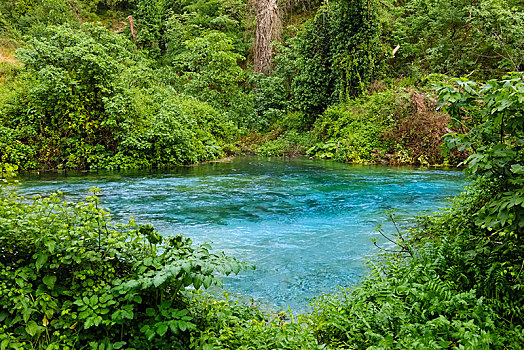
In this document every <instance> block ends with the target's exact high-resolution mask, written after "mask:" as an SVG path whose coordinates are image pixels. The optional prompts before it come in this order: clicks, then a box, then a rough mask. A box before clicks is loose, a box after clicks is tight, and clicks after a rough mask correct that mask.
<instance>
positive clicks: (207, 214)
mask: <svg viewBox="0 0 524 350" xmlns="http://www.w3.org/2000/svg"><path fill="white" fill-rule="evenodd" d="M463 185H464V178H463V175H462V173H461V172H459V171H456V170H440V169H439V170H428V169H416V168H406V167H404V168H399V167H396V168H392V167H385V166H357V165H348V164H342V163H337V162H333V161H319V160H309V159H302V158H297V159H288V160H282V159H271V160H269V159H260V158H253V157H251V158H250V157H246V158H236V159H234V160H232V161H230V162H220V163H209V164H203V165H199V166H194V167H181V168H176V169H170V170H164V171H160V170H155V171H153V170H145V171H133V172H96V173H84V174H71V173H65V174H43V175H28V176H26V177H25V178H23V179H22V184H21V186H20V187H21V188H20V192H21V193H22V194H24V195H31V194H49V193H51V192H54V191H57V190H61V191H62V192H64V194H65V195H66V199H67V200H82V199H83V198H85V196H86V195H87V194H88V190H89V189H90V188H91V187H94V186H95V187H99V188H100V190H101V202H102V204H103V205H104V206H106V207H108V208H109V209H110V210H111V213H112V215H113V218H114V219H115V220H117V221H124V222H127V219H128V218H129V217H130V216H133V217H134V218H135V221H136V222H137V223H139V224H141V223H146V222H151V223H153V224H154V225H155V227H156V229H157V230H158V231H159V232H161V233H162V234H164V235H169V234H178V233H183V234H184V235H186V236H189V237H190V238H191V239H192V240H193V242H195V243H203V242H207V241H211V242H213V244H212V245H213V248H215V249H217V250H222V251H225V252H226V253H227V254H229V255H231V256H234V257H236V258H237V259H239V260H242V261H247V262H250V263H253V264H255V265H256V267H257V269H256V270H255V271H249V272H244V273H241V274H240V275H239V276H236V277H232V278H227V279H226V280H225V288H226V289H227V290H229V291H231V292H232V293H235V294H237V295H242V296H245V297H247V298H253V299H255V301H256V303H261V304H266V305H270V306H273V307H276V308H284V309H287V307H288V306H290V307H291V308H292V309H293V310H295V311H301V310H304V308H305V306H306V304H307V301H308V300H309V299H310V298H312V297H315V296H317V295H319V294H322V293H326V292H330V291H334V290H336V287H337V286H350V285H352V284H354V283H356V282H358V280H359V279H360V278H361V276H362V275H363V274H365V273H367V270H366V265H365V261H364V259H365V258H366V257H370V256H374V255H376V254H377V253H378V251H377V249H376V248H375V247H374V246H373V244H372V243H371V238H374V237H375V238H376V237H378V238H380V237H379V235H378V233H377V232H375V231H374V229H375V228H376V227H377V225H379V224H381V225H383V226H384V229H385V230H386V231H387V232H391V231H392V230H393V228H392V226H391V225H390V224H388V223H387V217H386V215H385V211H386V210H390V209H396V217H397V218H398V220H399V223H400V224H401V225H406V224H407V223H408V222H409V220H411V219H410V218H411V217H412V215H414V214H416V213H418V212H421V211H423V210H436V209H438V208H439V207H442V206H444V205H445V203H446V202H445V199H446V198H447V197H450V196H454V195H456V194H457V193H458V192H459V191H460V190H461V188H462V187H463Z"/></svg>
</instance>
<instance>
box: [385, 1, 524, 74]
mask: <svg viewBox="0 0 524 350" xmlns="http://www.w3.org/2000/svg"><path fill="white" fill-rule="evenodd" d="M519 6H520V7H522V3H520V4H519V2H518V1H493V0H479V1H465V0H460V1H449V0H447V1H433V0H411V1H406V2H402V3H397V4H395V5H391V6H390V8H391V11H390V12H391V14H392V18H391V19H390V22H391V29H390V30H391V32H390V35H389V36H388V37H386V38H385V40H386V41H388V42H389V43H390V45H391V49H393V47H395V46H396V45H400V49H399V50H398V52H397V53H396V55H395V58H392V59H391V60H390V63H391V67H390V68H389V69H390V72H391V73H390V74H392V75H399V76H400V75H402V74H404V75H406V74H407V75H411V76H415V77H419V78H420V77H422V76H423V75H425V74H428V73H444V74H450V75H465V74H473V75H474V76H477V77H481V78H487V77H493V76H500V75H501V74H503V73H504V72H507V71H513V70H518V69H519V67H521V65H522V62H523V61H522V57H523V55H522V53H523V51H522V50H523V47H524V46H523V41H522V40H523V38H522V35H520V33H522V31H523V30H524V18H523V14H522V11H519V10H517V8H518V7H519Z"/></svg>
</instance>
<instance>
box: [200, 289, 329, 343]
mask: <svg viewBox="0 0 524 350" xmlns="http://www.w3.org/2000/svg"><path fill="white" fill-rule="evenodd" d="M191 309H192V310H194V313H195V314H197V315H200V319H201V320H202V323H201V324H200V325H199V329H201V331H200V332H199V333H195V336H194V337H193V338H192V346H194V348H196V349H245V350H247V349H267V350H270V349H289V350H295V349H307V350H313V349H323V347H322V346H320V345H319V344H318V342H317V340H316V339H315V337H314V336H313V333H312V332H311V331H310V330H309V329H307V328H306V324H305V323H303V322H302V321H301V320H300V319H298V320H297V319H293V318H291V319H289V315H287V314H286V313H283V312H281V313H278V314H274V315H267V314H264V313H262V312H261V311H259V310H258V309H257V308H256V306H253V307H247V306H245V305H242V304H239V303H238V302H233V301H231V300H229V299H228V298H226V299H223V300H216V299H209V298H208V297H202V296H198V295H197V298H196V299H193V302H192V303H191Z"/></svg>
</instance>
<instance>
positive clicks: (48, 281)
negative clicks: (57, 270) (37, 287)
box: [42, 275, 56, 289]
mask: <svg viewBox="0 0 524 350" xmlns="http://www.w3.org/2000/svg"><path fill="white" fill-rule="evenodd" d="M42 281H43V282H44V284H45V285H46V286H47V288H49V289H53V288H54V287H55V283H56V276H50V275H47V276H45V277H44V278H43V279H42Z"/></svg>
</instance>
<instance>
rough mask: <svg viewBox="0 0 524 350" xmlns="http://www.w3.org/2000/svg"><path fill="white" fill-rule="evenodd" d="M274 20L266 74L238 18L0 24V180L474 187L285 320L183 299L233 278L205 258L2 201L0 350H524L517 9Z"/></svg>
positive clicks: (189, 14) (315, 4)
mask: <svg viewBox="0 0 524 350" xmlns="http://www.w3.org/2000/svg"><path fill="white" fill-rule="evenodd" d="M268 3H269V2H268ZM274 3H275V4H277V5H278V7H279V8H280V11H281V12H280V13H278V16H279V17H280V18H281V19H282V21H283V23H284V24H290V25H289V26H283V27H282V28H280V29H281V31H280V40H278V41H277V42H275V43H274V45H273V47H272V66H271V67H270V69H269V70H268V72H267V74H260V73H254V72H253V51H254V48H253V45H254V37H255V35H254V30H255V28H256V26H255V25H254V22H255V18H256V16H255V14H254V5H253V3H252V2H251V1H247V0H199V1H189V0H170V1H166V0H155V1H145V0H111V1H106V0H90V1H82V0H28V1H26V0H24V1H21V0H16V1H15V0H5V1H2V2H0V106H1V109H0V174H1V176H4V177H6V176H7V177H10V176H13V175H15V174H16V172H17V171H24V170H32V169H50V170H56V169H98V168H106V169H121V168H144V167H168V166H174V165H181V164H193V163H197V162H202V161H207V160H213V159H217V158H220V157H223V156H224V155H227V154H237V153H241V152H257V153H259V154H262V155H267V156H283V155H294V154H307V155H308V156H311V157H319V158H333V159H337V160H340V161H346V162H358V163H401V164H406V163H407V164H421V165H435V164H450V165H456V164H458V163H460V162H463V164H464V165H466V166H467V170H466V171H467V173H468V176H469V177H470V179H471V184H470V186H469V187H468V188H466V189H465V190H464V191H463V193H462V194H461V195H460V196H459V197H458V198H456V199H455V200H454V201H453V203H452V205H451V206H450V207H449V208H447V209H446V210H444V211H442V212H439V213H437V214H436V215H434V216H429V217H423V218H420V219H419V221H418V224H417V225H416V227H414V228H413V229H412V230H410V231H409V232H397V233H395V234H394V235H388V234H387V233H386V235H387V236H388V237H390V238H391V239H392V241H394V242H395V244H396V247H397V248H396V251H394V252H391V251H385V252H384V255H383V256H382V258H381V259H380V260H378V261H373V262H372V265H373V273H372V274H371V275H370V276H369V277H368V278H366V279H365V280H364V281H363V282H362V283H361V284H360V285H358V286H356V287H354V288H352V289H348V290H344V291H342V292H341V293H336V294H332V295H327V296H323V297H319V298H317V299H316V300H315V301H313V305H314V311H313V312H312V313H311V314H308V315H302V316H299V317H298V318H291V319H290V318H289V317H290V316H289V315H285V314H278V315H266V314H264V313H262V312H260V311H259V310H256V309H253V308H249V307H246V306H243V305H241V304H238V303H236V302H233V301H230V300H228V299H227V298H226V299H225V300H216V299H213V298H209V297H207V296H205V295H203V294H201V293H199V292H196V291H194V290H195V289H196V290H198V289H201V288H207V287H209V286H210V285H211V284H214V283H218V282H219V276H220V274H228V273H232V272H234V273H238V272H239V271H240V270H241V269H242V268H245V267H247V265H245V264H243V263H239V262H237V261H235V260H234V259H232V258H228V257H225V256H223V255H222V254H214V253H211V252H210V247H208V246H201V247H193V246H192V245H191V242H190V241H189V240H188V239H186V238H183V237H181V236H176V237H169V238H164V237H161V236H160V235H159V234H158V233H156V231H155V230H154V228H153V227H151V226H148V225H136V224H135V223H134V222H133V221H132V220H131V221H130V222H129V224H125V225H124V224H114V223H112V221H111V220H110V217H109V214H108V213H107V212H106V211H105V210H104V209H103V208H101V207H100V206H99V202H98V198H97V197H96V196H95V195H93V196H91V197H89V198H87V200H86V202H83V203H67V202H64V201H63V200H62V199H60V196H59V195H53V196H51V197H50V198H35V199H33V200H31V199H27V198H21V197H19V196H18V195H17V194H16V189H13V188H11V187H5V188H2V192H1V194H0V200H1V201H2V206H1V207H0V276H1V278H0V329H1V331H0V349H1V350H3V349H31V348H41V349H67V348H93V349H118V348H135V349H148V348H175V349H176V348H181V349H185V348H202V349H221V348H233V349H237V348H238V349H275V348H281V349H320V348H333V349H335V348H344V349H360V348H373V349H393V348H398V349H404V348H420V349H455V348H457V349H488V348H497V349H498V348H501V349H502V348H509V349H520V348H522V347H524V328H523V327H524V322H523V321H524V309H523V305H524V293H523V289H524V287H523V271H524V268H523V266H524V265H523V263H522V256H523V251H524V242H523V230H524V150H523V146H524V129H523V125H524V112H523V111H524V77H523V76H522V73H519V72H521V71H522V70H523V68H524V67H523V62H524V37H523V36H522V33H523V32H524V11H523V10H522V9H523V8H524V4H523V3H522V1H520V0H503V1H494V0H475V1H462V0H460V1H432V0H407V1H395V2H393V1H386V0H384V1H375V0H372V1H363V0H353V1H349V0H338V1H329V2H328V1H318V0H317V1H315V0H311V1H295V0H278V1H274ZM255 7H256V6H255ZM128 16H130V17H128ZM276 29H277V28H276ZM276 29H275V30H276ZM449 76H465V78H456V79H452V78H449ZM444 135H446V136H445V137H443V136H444ZM390 250H391V249H390Z"/></svg>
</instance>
